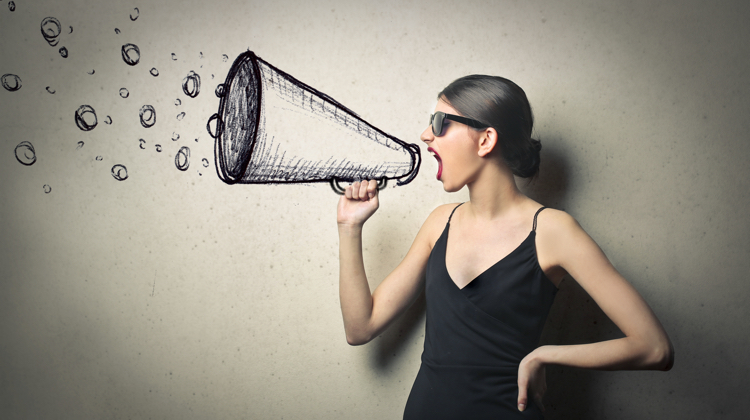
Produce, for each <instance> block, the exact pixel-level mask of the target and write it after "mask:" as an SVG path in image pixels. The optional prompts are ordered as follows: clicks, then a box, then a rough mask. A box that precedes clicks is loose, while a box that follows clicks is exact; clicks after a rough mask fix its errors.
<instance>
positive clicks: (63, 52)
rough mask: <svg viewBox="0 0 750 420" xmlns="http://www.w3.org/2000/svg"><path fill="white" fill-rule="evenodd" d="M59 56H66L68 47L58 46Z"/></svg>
mask: <svg viewBox="0 0 750 420" xmlns="http://www.w3.org/2000/svg"><path fill="white" fill-rule="evenodd" d="M60 56H61V57H62V58H68V49H67V48H65V47H60Z"/></svg>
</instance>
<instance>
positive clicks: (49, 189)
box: [42, 184, 52, 194]
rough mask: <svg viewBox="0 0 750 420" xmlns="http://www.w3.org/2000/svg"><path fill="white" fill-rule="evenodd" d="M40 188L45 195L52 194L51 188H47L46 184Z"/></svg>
mask: <svg viewBox="0 0 750 420" xmlns="http://www.w3.org/2000/svg"><path fill="white" fill-rule="evenodd" d="M42 188H43V189H44V193H45V194H49V193H51V192H52V187H50V186H49V185H47V184H44V186H43V187H42Z"/></svg>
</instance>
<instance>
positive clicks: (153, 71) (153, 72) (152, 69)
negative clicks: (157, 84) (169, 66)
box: [149, 67, 159, 77]
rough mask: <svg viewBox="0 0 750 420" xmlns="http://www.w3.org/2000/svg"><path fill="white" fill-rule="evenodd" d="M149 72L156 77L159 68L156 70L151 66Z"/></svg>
mask: <svg viewBox="0 0 750 420" xmlns="http://www.w3.org/2000/svg"><path fill="white" fill-rule="evenodd" d="M149 73H151V75H152V76H154V77H156V76H158V75H159V70H156V67H151V71H150V72H149Z"/></svg>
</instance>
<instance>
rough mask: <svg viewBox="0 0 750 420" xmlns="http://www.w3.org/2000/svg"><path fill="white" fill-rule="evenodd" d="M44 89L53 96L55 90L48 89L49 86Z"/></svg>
mask: <svg viewBox="0 0 750 420" xmlns="http://www.w3.org/2000/svg"><path fill="white" fill-rule="evenodd" d="M45 89H46V90H47V93H51V94H53V95H54V94H55V90H54V89H50V87H49V86H47V87H46V88H45Z"/></svg>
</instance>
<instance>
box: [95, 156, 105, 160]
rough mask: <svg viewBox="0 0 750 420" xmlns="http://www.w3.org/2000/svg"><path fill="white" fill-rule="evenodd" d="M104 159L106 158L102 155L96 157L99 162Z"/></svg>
mask: <svg viewBox="0 0 750 420" xmlns="http://www.w3.org/2000/svg"><path fill="white" fill-rule="evenodd" d="M103 160H104V158H103V157H102V156H101V155H99V156H97V157H96V161H97V162H101V161H103Z"/></svg>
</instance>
